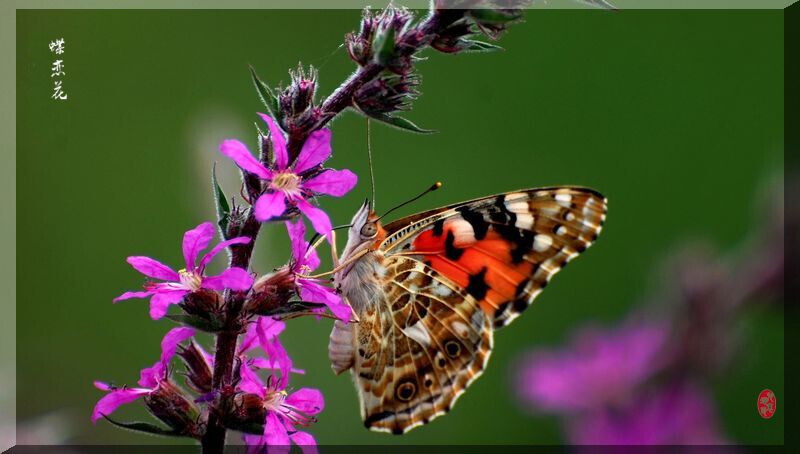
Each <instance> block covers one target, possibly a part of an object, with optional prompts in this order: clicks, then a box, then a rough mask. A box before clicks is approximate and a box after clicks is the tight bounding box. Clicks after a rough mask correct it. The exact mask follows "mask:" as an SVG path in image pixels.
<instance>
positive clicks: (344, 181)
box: [303, 169, 358, 197]
mask: <svg viewBox="0 0 800 454" xmlns="http://www.w3.org/2000/svg"><path fill="white" fill-rule="evenodd" d="M357 182H358V177H357V176H356V174H354V173H353V172H351V171H349V170H332V169H328V170H325V171H324V172H322V173H320V174H319V175H317V176H315V177H314V178H311V179H309V180H308V181H304V182H303V189H308V190H310V191H314V192H318V193H320V194H327V195H331V196H334V197H341V196H343V195H345V194H347V193H348V192H350V190H351V189H353V187H355V185H356V183H357Z"/></svg>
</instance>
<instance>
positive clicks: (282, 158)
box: [258, 112, 289, 170]
mask: <svg viewBox="0 0 800 454" xmlns="http://www.w3.org/2000/svg"><path fill="white" fill-rule="evenodd" d="M258 115H260V116H261V118H262V119H263V120H264V121H265V122H266V123H267V127H269V135H270V140H272V149H273V152H274V153H275V167H277V168H278V169H279V170H284V169H286V167H287V166H288V165H289V153H288V152H287V151H286V139H285V138H284V137H283V131H281V128H279V127H278V124H277V123H275V120H273V119H272V117H270V116H269V115H265V114H263V113H261V112H259V113H258Z"/></svg>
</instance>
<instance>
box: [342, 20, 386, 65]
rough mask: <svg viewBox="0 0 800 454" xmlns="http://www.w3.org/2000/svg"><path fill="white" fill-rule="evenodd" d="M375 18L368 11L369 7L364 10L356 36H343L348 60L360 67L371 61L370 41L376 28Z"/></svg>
mask: <svg viewBox="0 0 800 454" xmlns="http://www.w3.org/2000/svg"><path fill="white" fill-rule="evenodd" d="M377 24H378V21H377V18H376V17H375V16H374V15H373V14H372V12H371V11H370V10H369V7H367V8H364V12H363V13H362V15H361V30H360V31H359V32H358V33H357V34H356V33H355V32H352V33H348V34H346V35H345V38H344V41H345V47H346V48H347V53H348V54H349V55H350V58H351V59H352V60H353V61H355V62H356V63H358V64H359V65H361V66H364V65H366V64H367V63H369V61H370V60H372V46H371V43H372V39H373V37H374V34H375V28H376V27H377Z"/></svg>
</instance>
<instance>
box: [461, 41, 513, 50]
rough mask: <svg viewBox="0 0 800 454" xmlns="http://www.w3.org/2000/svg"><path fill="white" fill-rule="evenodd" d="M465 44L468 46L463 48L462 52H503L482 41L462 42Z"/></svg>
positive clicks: (499, 48)
mask: <svg viewBox="0 0 800 454" xmlns="http://www.w3.org/2000/svg"><path fill="white" fill-rule="evenodd" d="M464 41H466V42H467V44H468V46H467V47H466V48H464V52H497V51H500V50H505V49H503V48H502V47H500V46H496V45H494V44H490V43H486V42H483V41H474V40H471V39H467V40H464Z"/></svg>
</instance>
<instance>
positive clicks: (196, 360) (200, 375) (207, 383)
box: [178, 340, 213, 394]
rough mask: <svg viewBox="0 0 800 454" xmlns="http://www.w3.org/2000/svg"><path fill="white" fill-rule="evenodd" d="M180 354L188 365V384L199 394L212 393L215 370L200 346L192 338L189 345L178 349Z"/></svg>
mask: <svg viewBox="0 0 800 454" xmlns="http://www.w3.org/2000/svg"><path fill="white" fill-rule="evenodd" d="M178 356H180V357H181V359H182V360H183V363H184V364H185V365H186V370H187V372H186V384H187V385H189V387H190V388H192V389H193V390H194V391H196V392H197V393H198V394H208V393H210V392H211V391H212V390H213V387H212V377H213V371H212V370H211V365H210V364H209V362H208V359H207V358H206V355H205V352H203V350H202V349H201V348H200V346H198V345H197V343H196V342H195V341H194V340H192V343H191V344H189V346H188V347H182V348H181V350H180V351H178Z"/></svg>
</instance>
